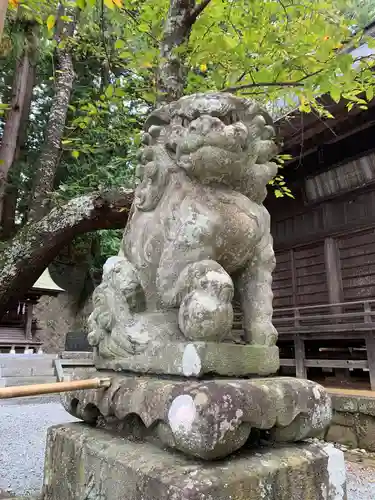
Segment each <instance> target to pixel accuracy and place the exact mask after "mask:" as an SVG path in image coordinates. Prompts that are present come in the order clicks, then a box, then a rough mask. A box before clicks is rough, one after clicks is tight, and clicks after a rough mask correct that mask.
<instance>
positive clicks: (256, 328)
mask: <svg viewBox="0 0 375 500" xmlns="http://www.w3.org/2000/svg"><path fill="white" fill-rule="evenodd" d="M245 331H246V332H247V336H248V338H249V339H250V343H251V344H256V345H267V346H273V345H275V344H276V342H277V330H276V328H275V327H274V326H273V324H272V322H270V321H268V320H265V321H261V320H257V321H254V322H252V323H251V324H250V325H249V327H248V328H247V327H246V326H245Z"/></svg>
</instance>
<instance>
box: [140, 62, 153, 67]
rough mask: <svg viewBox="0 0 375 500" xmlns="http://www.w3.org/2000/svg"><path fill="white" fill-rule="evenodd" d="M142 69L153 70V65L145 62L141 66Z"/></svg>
mask: <svg viewBox="0 0 375 500" xmlns="http://www.w3.org/2000/svg"><path fill="white" fill-rule="evenodd" d="M141 67H142V68H152V64H151V63H150V62H149V61H145V62H144V63H142V64H141Z"/></svg>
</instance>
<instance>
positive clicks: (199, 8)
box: [189, 0, 211, 24]
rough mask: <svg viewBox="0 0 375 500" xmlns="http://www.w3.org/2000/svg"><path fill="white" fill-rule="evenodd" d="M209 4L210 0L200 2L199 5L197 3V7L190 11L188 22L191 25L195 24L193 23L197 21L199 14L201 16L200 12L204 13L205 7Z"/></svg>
mask: <svg viewBox="0 0 375 500" xmlns="http://www.w3.org/2000/svg"><path fill="white" fill-rule="evenodd" d="M210 2H211V0H202V2H201V3H199V4H198V5H196V6H195V7H194V9H193V10H192V12H191V14H190V16H189V21H190V22H191V24H193V23H195V21H196V20H197V18H198V16H199V15H200V14H202V12H203V11H204V9H205V8H206V7H207V5H208V4H209V3H210Z"/></svg>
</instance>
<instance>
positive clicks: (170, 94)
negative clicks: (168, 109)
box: [156, 0, 210, 104]
mask: <svg viewBox="0 0 375 500" xmlns="http://www.w3.org/2000/svg"><path fill="white" fill-rule="evenodd" d="M209 3H210V0H202V1H201V3H199V4H196V2H195V0H170V3H169V10H168V15H167V18H166V21H165V25H164V34H163V38H162V40H161V43H160V58H161V61H162V63H161V64H160V67H159V71H158V75H157V76H158V78H157V89H156V90H157V95H158V103H159V104H163V103H165V102H171V101H176V100H177V99H179V98H180V97H182V95H183V91H184V86H185V83H186V73H187V71H186V65H185V62H186V54H184V53H183V52H180V53H179V54H178V55H176V53H175V49H177V48H179V47H183V46H186V45H187V44H188V42H189V38H190V34H191V30H192V27H193V24H194V23H195V21H196V19H197V17H198V16H199V15H200V14H201V13H202V12H203V10H204V9H205V8H206V7H207V5H208V4H209Z"/></svg>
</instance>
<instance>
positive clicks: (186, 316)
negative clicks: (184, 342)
mask: <svg viewBox="0 0 375 500" xmlns="http://www.w3.org/2000/svg"><path fill="white" fill-rule="evenodd" d="M178 324H179V327H180V330H181V331H182V333H183V334H184V335H185V337H186V338H187V339H189V340H197V341H199V340H207V341H214V342H219V341H221V340H222V339H223V338H224V337H225V336H226V335H227V334H228V333H229V332H230V331H231V329H232V325H233V308H232V304H230V303H228V302H223V301H221V300H220V299H219V298H218V297H216V296H214V295H210V294H208V293H206V292H204V291H201V290H195V291H194V292H191V293H190V294H188V295H187V296H186V297H185V298H184V300H183V301H182V303H181V306H180V310H179V314H178Z"/></svg>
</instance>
